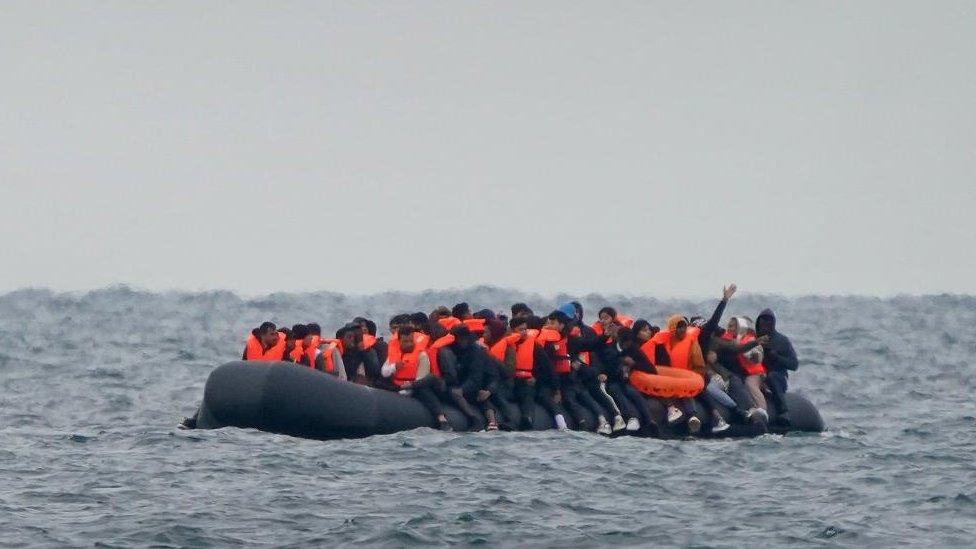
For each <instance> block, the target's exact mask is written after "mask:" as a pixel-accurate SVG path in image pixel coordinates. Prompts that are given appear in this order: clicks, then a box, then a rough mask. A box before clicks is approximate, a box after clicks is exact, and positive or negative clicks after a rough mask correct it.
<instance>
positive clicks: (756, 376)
mask: <svg viewBox="0 0 976 549" xmlns="http://www.w3.org/2000/svg"><path fill="white" fill-rule="evenodd" d="M720 339H721V340H722V342H717V343H719V344H718V345H716V351H717V352H718V360H719V362H720V363H721V364H722V365H723V366H725V367H726V368H727V369H728V370H730V371H731V372H733V373H734V374H735V376H737V377H739V378H740V379H741V380H742V382H743V384H744V385H745V387H746V389H747V391H748V394H749V399H748V401H747V402H746V403H745V404H746V406H745V407H746V408H747V409H748V410H749V411H748V415H749V416H751V415H752V414H754V413H760V414H762V415H763V416H765V417H766V419H767V420H768V419H769V414H768V412H767V408H766V397H765V396H764V395H763V391H762V387H763V379H764V378H765V373H766V370H765V368H764V367H763V365H762V361H763V348H762V343H763V342H764V341H767V340H768V339H769V338H768V336H763V337H762V338H761V339H760V338H757V337H756V332H755V330H754V329H753V327H752V320H751V319H749V318H747V317H744V316H738V317H732V318H730V319H729V322H728V326H727V327H726V329H725V332H724V333H723V334H722V336H721V337H720ZM757 343H758V345H757ZM723 359H724V360H723ZM730 396H732V397H733V398H736V397H735V395H731V394H730ZM736 401H737V402H738V399H736ZM739 404H740V406H741V405H742V404H743V403H739Z"/></svg>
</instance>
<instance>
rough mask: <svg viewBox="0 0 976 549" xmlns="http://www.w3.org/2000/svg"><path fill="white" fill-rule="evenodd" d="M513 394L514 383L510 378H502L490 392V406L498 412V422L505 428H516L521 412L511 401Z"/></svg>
mask: <svg viewBox="0 0 976 549" xmlns="http://www.w3.org/2000/svg"><path fill="white" fill-rule="evenodd" d="M514 396H515V384H514V383H513V380H511V379H503V380H501V381H499V382H498V390H497V391H495V392H494V393H492V395H491V398H490V399H489V400H490V401H491V404H492V406H494V408H495V409H496V410H498V411H499V412H500V414H499V415H500V417H499V418H498V422H499V423H501V424H502V426H503V427H504V428H505V429H512V430H514V429H517V428H518V423H519V418H520V417H521V415H522V414H521V413H520V412H519V407H518V406H516V405H515V404H513V403H512V399H513V398H514Z"/></svg>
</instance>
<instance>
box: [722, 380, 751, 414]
mask: <svg viewBox="0 0 976 549" xmlns="http://www.w3.org/2000/svg"><path fill="white" fill-rule="evenodd" d="M728 392H729V396H730V397H732V400H734V401H735V405H736V407H737V408H738V409H739V410H741V411H742V412H745V411H747V410H749V409H751V408H752V406H753V404H752V396H751V395H750V394H749V389H747V388H746V384H745V382H743V381H742V378H741V377H740V376H738V375H733V376H732V377H730V378H729V391H728Z"/></svg>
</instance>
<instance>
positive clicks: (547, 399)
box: [535, 380, 566, 417]
mask: <svg viewBox="0 0 976 549" xmlns="http://www.w3.org/2000/svg"><path fill="white" fill-rule="evenodd" d="M555 383H556V381H555V380H553V381H552V382H537V383H536V386H535V400H536V402H538V403H539V405H540V406H542V407H543V408H545V409H546V411H547V412H549V414H550V415H552V416H559V415H561V416H563V417H566V408H565V407H563V405H562V403H561V402H556V398H555V395H556V385H555ZM564 402H565V401H564Z"/></svg>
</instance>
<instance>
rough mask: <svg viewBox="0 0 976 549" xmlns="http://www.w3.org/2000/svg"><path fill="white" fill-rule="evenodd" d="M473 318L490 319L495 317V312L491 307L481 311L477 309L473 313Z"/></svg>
mask: <svg viewBox="0 0 976 549" xmlns="http://www.w3.org/2000/svg"><path fill="white" fill-rule="evenodd" d="M471 317H472V318H482V319H485V320H488V319H490V318H495V313H494V311H492V310H491V309H481V310H480V311H475V312H474V314H472V315H471Z"/></svg>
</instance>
